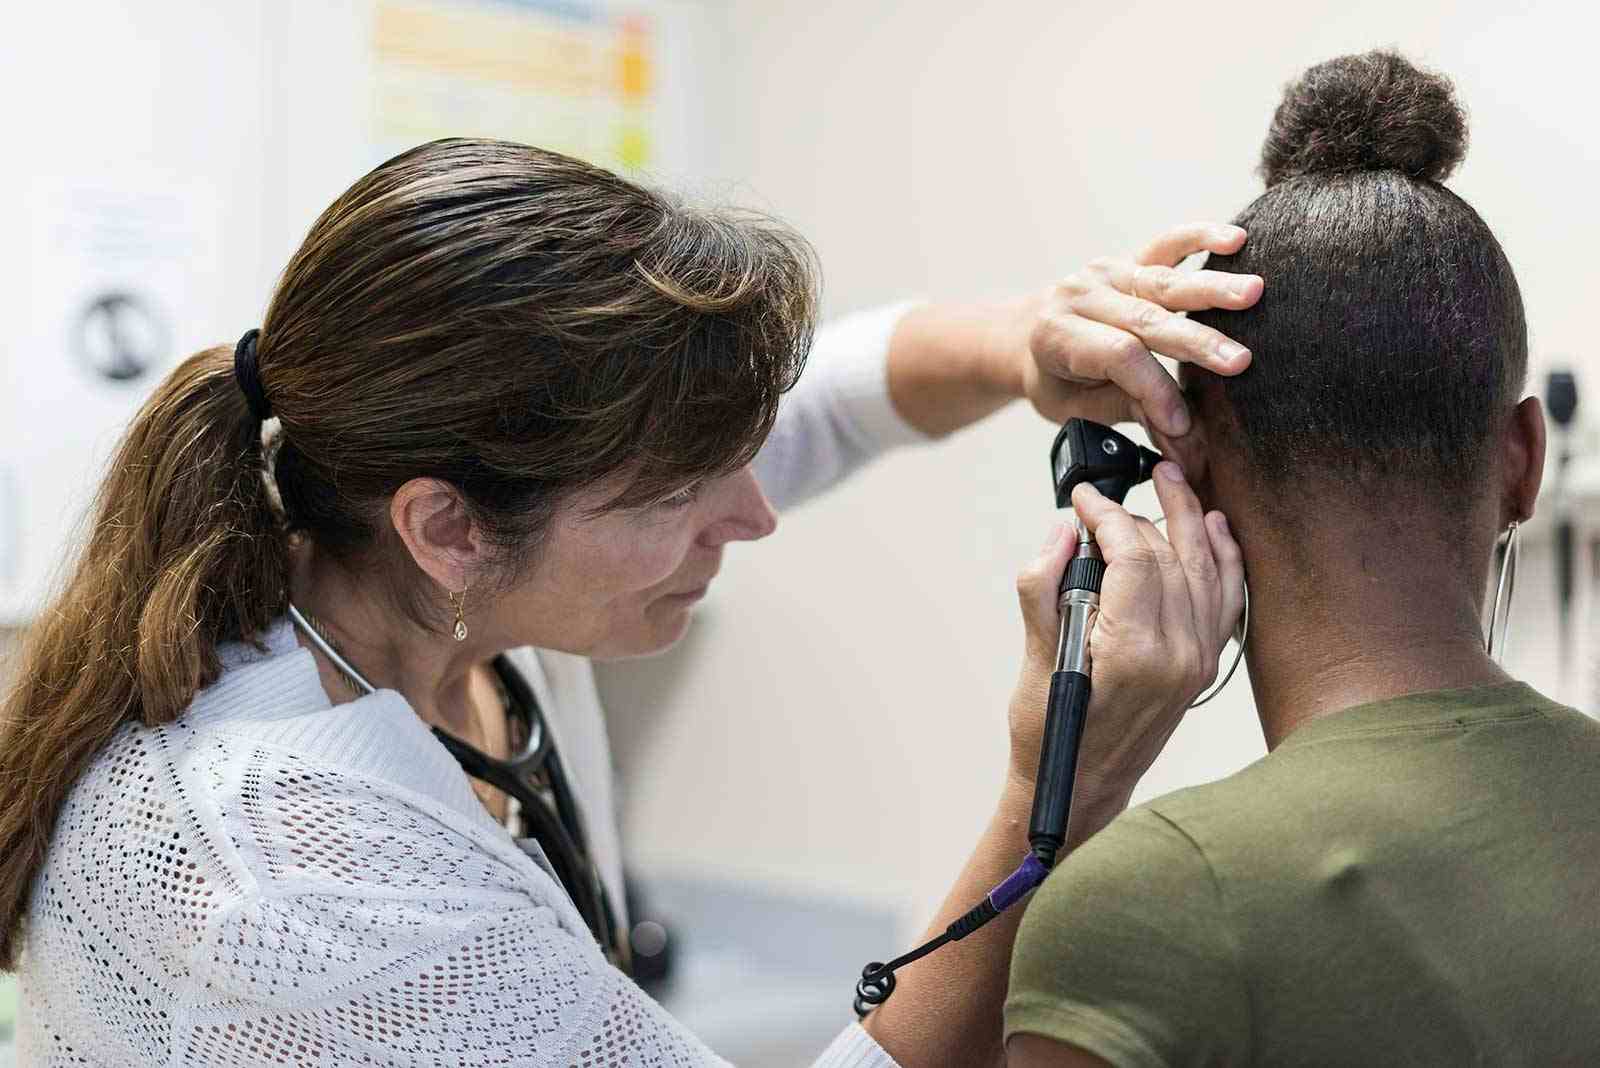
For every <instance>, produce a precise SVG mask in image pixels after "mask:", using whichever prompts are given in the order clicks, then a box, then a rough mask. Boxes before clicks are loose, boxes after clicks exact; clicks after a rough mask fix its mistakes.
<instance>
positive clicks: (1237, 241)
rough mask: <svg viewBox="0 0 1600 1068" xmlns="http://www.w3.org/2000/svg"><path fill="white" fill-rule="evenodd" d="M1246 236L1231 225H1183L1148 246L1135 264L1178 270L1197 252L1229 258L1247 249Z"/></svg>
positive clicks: (1201, 223) (1199, 223)
mask: <svg viewBox="0 0 1600 1068" xmlns="http://www.w3.org/2000/svg"><path fill="white" fill-rule="evenodd" d="M1245 237H1246V234H1245V231H1244V230H1243V229H1242V228H1241V227H1238V226H1234V225H1233V224H1232V223H1213V222H1195V223H1184V224H1182V225H1181V226H1174V227H1173V228H1172V229H1170V230H1168V231H1167V232H1166V233H1164V234H1162V235H1161V236H1160V237H1158V238H1156V239H1155V240H1154V241H1152V242H1150V243H1149V244H1148V245H1146V246H1145V247H1144V251H1142V252H1140V253H1139V255H1138V256H1137V257H1135V261H1136V262H1138V263H1153V264H1160V265H1161V266H1164V267H1176V266H1177V265H1178V264H1180V263H1182V262H1183V261H1184V260H1186V259H1188V258H1189V257H1190V256H1193V255H1194V254H1195V253H1196V252H1215V253H1217V254H1218V255H1222V256H1227V255H1231V254H1233V253H1235V252H1238V251H1239V250H1240V249H1241V248H1243V247H1244V239H1245Z"/></svg>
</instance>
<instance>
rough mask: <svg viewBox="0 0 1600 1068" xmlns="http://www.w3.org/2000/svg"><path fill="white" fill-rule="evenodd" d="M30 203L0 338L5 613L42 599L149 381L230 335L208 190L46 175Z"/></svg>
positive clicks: (173, 181) (26, 610)
mask: <svg viewBox="0 0 1600 1068" xmlns="http://www.w3.org/2000/svg"><path fill="white" fill-rule="evenodd" d="M27 207H28V209H29V210H28V212H27V219H28V222H29V224H30V225H29V230H30V238H29V240H28V241H27V243H26V244H25V245H24V246H23V249H22V253H23V257H24V259H23V264H24V271H23V277H24V279H25V282H24V290H25V291H24V292H23V293H21V294H19V296H18V300H17V303H16V304H15V305H13V306H12V308H11V314H13V315H14V316H15V317H16V318H15V320H14V322H15V327H16V328H15V329H14V330H13V332H12V334H11V336H10V338H9V339H7V341H6V343H5V344H4V346H3V348H0V358H3V362H4V365H5V366H4V367H3V372H4V374H3V376H0V380H3V382H4V384H5V385H6V387H7V393H8V398H7V400H8V403H7V405H6V408H7V410H8V413H9V414H8V417H7V418H6V419H5V420H4V421H3V425H0V465H3V466H4V467H5V468H6V470H7V471H8V472H9V474H8V476H7V477H6V478H5V479H3V480H0V493H4V495H5V497H6V500H5V502H4V503H3V504H0V623H17V622H23V621H25V620H26V619H27V618H28V617H29V616H30V615H31V613H32V611H33V610H35V609H36V608H37V606H38V604H39V601H40V599H41V598H42V597H43V596H44V594H45V593H46V591H47V590H48V588H49V586H50V583H51V580H52V579H53V578H54V577H55V574H56V572H57V570H58V566H59V565H60V564H61V563H62V562H63V561H64V560H65V559H67V558H68V555H69V549H68V547H67V544H66V543H67V541H68V539H69V538H70V537H71V536H72V535H73V534H74V533H76V532H77V527H78V524H77V522H76V521H77V519H78V517H79V516H80V515H81V514H82V512H83V509H84V506H85V505H86V504H87V503H88V501H89V499H90V496H91V495H92V494H93V492H94V489H95V487H96V485H97V484H98V482H99V479H100V474H101V472H102V469H103V466H104V464H105V462H106V458H107V456H108V455H109V453H110V451H111V449H112V448H113V447H114V446H115V444H116V441H117V439H118V437H119V436H120V434H121V432H122V430H123V427H124V426H125V425H126V424H127V421H128V419H129V417H130V416H132V415H133V413H134V412H135V411H136V410H137V409H138V407H139V405H140V404H141V403H143V401H144V399H145V397H147V396H148V395H149V393H150V390H151V389H152V388H153V387H154V386H155V385H156V383H158V382H160V381H161V379H162V378H163V377H164V376H165V375H166V373H167V372H168V371H169V370H171V368H172V366H173V365H174V364H175V363H176V362H177V361H178V360H179V358H181V357H182V356H186V355H188V354H189V353H191V352H194V351H196V350H198V349H200V348H203V347H205V346H206V345H214V344H218V343H220V342H223V341H224V340H227V339H224V338H223V337H220V336H215V335H214V331H215V330H216V328H217V319H218V305H219V302H220V286H221V284H222V281H223V279H224V277H225V274H226V272H225V270H224V268H225V266H226V265H225V264H224V263H223V262H222V259H221V255H220V249H221V247H222V240H221V233H222V227H223V219H222V217H221V212H220V207H219V198H218V196H217V193H216V190H215V188H214V187H212V186H210V185H206V184H203V183H198V182H196V181H194V180H193V179H192V178H190V177H188V176H183V175H169V174H162V173H155V174H145V175H142V176H138V175H132V174H123V173H117V174H114V175H113V174H107V175H106V176H105V177H103V178H101V177H96V178H93V179H89V180H84V179H81V178H78V177H76V176H74V177H63V178H54V179H45V178H41V179H39V180H38V181H37V182H35V183H34V184H33V185H32V187H31V190H30V195H29V201H28V205H27ZM247 325H249V324H248V323H245V324H241V325H239V326H238V327H236V328H235V329H238V330H243V329H244V327H245V326H247ZM7 580H9V581H7Z"/></svg>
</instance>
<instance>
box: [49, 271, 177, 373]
mask: <svg viewBox="0 0 1600 1068" xmlns="http://www.w3.org/2000/svg"><path fill="white" fill-rule="evenodd" d="M75 327H76V329H75V331H74V336H73V342H74V344H73V347H74V348H75V349H76V350H77V354H78V356H79V358H80V359H81V360H82V361H83V362H84V364H85V365H87V366H88V367H89V368H90V369H91V370H93V371H94V372H95V373H96V374H99V375H101V376H102V377H104V378H107V379H109V380H111V381H112V382H131V381H133V380H134V379H137V378H142V377H143V376H144V375H145V373H146V372H147V371H149V370H150V368H151V367H152V366H153V365H154V364H155V363H156V362H157V361H159V360H160V359H161V357H162V356H163V355H165V353H166V351H167V347H168V345H169V344H170V342H169V340H168V333H169V330H168V326H167V323H166V322H165V320H164V318H163V316H162V314H161V312H160V311H159V310H158V309H157V308H156V307H155V305H154V304H153V303H152V302H151V301H150V299H149V298H148V297H145V296H141V295H140V294H137V293H128V292H122V291H115V292H109V293H101V294H99V295H98V296H95V297H93V298H91V299H90V301H89V305H88V307H86V308H84V309H83V313H82V314H81V315H79V316H78V321H77V323H76V324H75Z"/></svg>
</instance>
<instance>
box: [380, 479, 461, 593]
mask: <svg viewBox="0 0 1600 1068" xmlns="http://www.w3.org/2000/svg"><path fill="white" fill-rule="evenodd" d="M389 520H390V522H392V523H393V524H394V529H395V533H397V534H399V535H400V540H401V541H402V542H404V543H405V546H406V549H407V550H408V551H409V552H410V553H411V559H413V560H415V561H416V563H417V566H418V567H420V568H421V569H422V570H423V572H424V573H425V574H427V575H428V577H429V578H431V579H433V580H434V581H435V582H437V583H438V584H439V585H440V586H442V587H443V588H444V589H446V590H449V591H451V592H458V591H460V590H464V589H466V588H467V585H468V579H469V576H471V575H472V574H474V573H475V572H477V571H478V569H479V568H480V567H481V566H482V564H483V563H484V560H483V539H482V538H481V537H480V535H479V532H478V529H477V526H476V524H474V523H473V522H472V517H471V516H470V515H469V514H468V512H467V507H466V503H465V502H464V501H463V500H462V499H461V494H460V492H459V491H458V490H456V489H455V487H453V486H451V485H450V484H449V483H448V482H443V481H440V480H439V479H436V478H414V479H412V480H411V481H409V482H407V483H406V484H405V485H403V486H401V487H400V488H399V489H398V490H396V491H395V494H394V498H393V499H392V500H391V501H390V502H389Z"/></svg>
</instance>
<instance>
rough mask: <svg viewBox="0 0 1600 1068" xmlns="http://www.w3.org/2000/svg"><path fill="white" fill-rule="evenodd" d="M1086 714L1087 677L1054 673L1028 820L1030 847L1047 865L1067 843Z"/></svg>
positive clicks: (1068, 673)
mask: <svg viewBox="0 0 1600 1068" xmlns="http://www.w3.org/2000/svg"><path fill="white" fill-rule="evenodd" d="M1088 711H1089V676H1088V675H1085V674H1083V673H1082V672H1078V671H1057V672H1055V673H1054V674H1052V675H1051V676H1050V701H1049V704H1048V705H1046V706H1045V717H1044V742H1043V744H1042V745H1041V746H1040V749H1039V777H1038V779H1037V780H1036V782H1035V784H1034V789H1033V815H1032V816H1031V817H1030V818H1029V820H1028V844H1029V845H1030V846H1031V847H1032V848H1033V854H1034V856H1036V857H1038V858H1039V859H1040V861H1042V862H1043V863H1044V864H1045V866H1046V867H1049V866H1052V865H1054V864H1055V859H1056V854H1057V853H1058V852H1060V851H1061V846H1062V844H1063V843H1065V842H1066V840H1067V818H1068V817H1069V816H1070V815H1071V814H1072V780H1073V778H1074V777H1075V776H1076V775H1077V771H1078V746H1079V745H1080V744H1081V743H1082V741H1083V725H1084V721H1085V719H1086V718H1087V713H1088Z"/></svg>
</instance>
